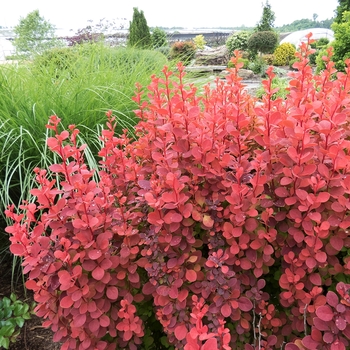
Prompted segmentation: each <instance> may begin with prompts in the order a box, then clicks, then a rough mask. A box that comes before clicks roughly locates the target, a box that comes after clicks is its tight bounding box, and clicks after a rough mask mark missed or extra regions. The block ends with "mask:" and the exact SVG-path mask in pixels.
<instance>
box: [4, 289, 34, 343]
mask: <svg viewBox="0 0 350 350" xmlns="http://www.w3.org/2000/svg"><path fill="white" fill-rule="evenodd" d="M31 312H32V308H31V307H30V306H29V304H27V303H25V302H23V301H21V300H17V298H16V295H15V294H14V293H12V294H11V295H10V298H8V297H3V298H2V299H0V347H2V348H5V349H8V348H9V346H10V343H11V342H15V341H16V338H17V336H18V335H19V332H20V328H22V327H23V325H24V322H25V321H26V320H29V319H30V314H31Z"/></svg>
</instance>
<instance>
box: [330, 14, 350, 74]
mask: <svg viewBox="0 0 350 350" xmlns="http://www.w3.org/2000/svg"><path fill="white" fill-rule="evenodd" d="M342 16H343V20H342V21H341V22H334V23H333V24H332V29H333V31H334V38H335V40H334V41H333V42H332V46H333V50H334V55H333V60H334V62H335V63H336V68H337V69H338V70H344V69H345V64H344V60H345V59H346V58H347V57H349V53H350V11H344V12H343V13H342Z"/></svg>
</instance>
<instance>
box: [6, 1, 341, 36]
mask: <svg viewBox="0 0 350 350" xmlns="http://www.w3.org/2000/svg"><path fill="white" fill-rule="evenodd" d="M263 3H265V0H213V1H211V0H173V1H171V0H170V1H169V0H84V1H82V0H59V1H53V0H2V4H1V9H0V26H15V25H16V24H18V22H19V20H20V18H21V17H25V16H26V15H27V14H28V13H29V12H31V11H33V10H36V9H38V10H39V12H40V15H41V16H43V17H44V18H45V19H46V20H49V21H50V22H51V24H53V25H55V26H56V27H57V28H63V29H77V28H82V27H85V26H86V25H87V23H88V22H87V21H88V20H91V19H92V20H94V22H95V23H97V22H99V20H100V19H102V18H107V19H109V20H112V19H117V18H126V19H127V23H128V22H129V20H131V18H132V14H133V7H137V8H138V9H139V10H143V11H144V14H145V17H146V20H147V23H148V25H149V26H150V27H156V26H163V27H173V26H176V27H185V28H196V27H225V26H227V27H234V26H241V25H245V26H247V27H249V26H255V25H256V23H257V22H258V21H259V20H260V18H261V15H262V4H263ZM269 3H270V5H271V8H272V10H273V11H274V12H275V15H276V21H275V26H281V25H283V24H288V23H291V22H293V21H294V20H297V19H302V18H309V19H312V17H313V14H314V13H315V14H317V15H318V18H317V19H318V20H323V19H327V18H331V17H333V16H334V10H335V9H336V7H337V5H338V0H269Z"/></svg>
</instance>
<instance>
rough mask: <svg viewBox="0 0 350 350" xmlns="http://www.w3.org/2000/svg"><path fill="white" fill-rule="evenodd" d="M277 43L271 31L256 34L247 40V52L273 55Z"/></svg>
mask: <svg viewBox="0 0 350 350" xmlns="http://www.w3.org/2000/svg"><path fill="white" fill-rule="evenodd" d="M277 42H278V37H277V34H276V33H275V32H273V31H267V32H256V33H254V34H252V35H251V37H250V38H249V40H248V50H250V51H252V52H260V53H273V52H274V50H275V47H276V45H277Z"/></svg>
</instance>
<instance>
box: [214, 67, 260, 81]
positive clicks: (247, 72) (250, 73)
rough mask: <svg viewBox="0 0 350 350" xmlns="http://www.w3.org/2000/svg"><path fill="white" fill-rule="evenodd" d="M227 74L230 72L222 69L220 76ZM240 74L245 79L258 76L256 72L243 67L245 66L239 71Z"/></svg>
mask: <svg viewBox="0 0 350 350" xmlns="http://www.w3.org/2000/svg"><path fill="white" fill-rule="evenodd" d="M227 74H228V71H227V70H225V71H222V72H221V73H220V75H219V76H220V77H221V78H224V77H225V76H226V75H227ZM238 76H240V77H241V78H242V79H243V80H251V79H255V78H256V77H255V75H254V72H253V71H252V70H249V69H243V68H241V69H240V70H239V71H238Z"/></svg>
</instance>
